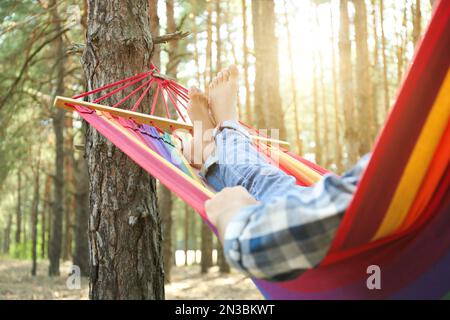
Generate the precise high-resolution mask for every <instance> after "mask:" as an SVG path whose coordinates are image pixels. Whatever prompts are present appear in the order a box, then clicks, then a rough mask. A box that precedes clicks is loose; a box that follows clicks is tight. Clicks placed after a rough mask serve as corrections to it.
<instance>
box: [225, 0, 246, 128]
mask: <svg viewBox="0 0 450 320" xmlns="http://www.w3.org/2000/svg"><path fill="white" fill-rule="evenodd" d="M225 22H226V24H225V26H226V31H227V42H228V44H229V45H230V46H231V55H232V57H233V63H234V64H238V58H237V54H236V46H235V44H234V41H233V39H232V38H231V30H230V23H231V21H230V3H229V2H227V6H226V8H225ZM220 68H222V67H221V66H220ZM237 109H238V115H239V119H245V115H244V113H245V110H244V109H243V108H242V105H241V98H240V91H239V90H238V98H237Z"/></svg>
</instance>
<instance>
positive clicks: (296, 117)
mask: <svg viewBox="0 0 450 320" xmlns="http://www.w3.org/2000/svg"><path fill="white" fill-rule="evenodd" d="M283 5H284V29H285V31H286V37H287V43H288V57H289V64H290V65H291V71H290V73H289V79H290V82H291V93H292V105H293V106H294V124H295V145H296V146H297V152H298V154H300V155H301V154H303V147H302V140H301V129H300V119H299V106H298V102H297V88H296V85H295V83H296V82H295V74H294V72H295V71H294V70H295V67H294V64H295V62H294V58H293V54H292V39H291V28H290V26H289V16H288V8H287V2H286V0H284V2H283Z"/></svg>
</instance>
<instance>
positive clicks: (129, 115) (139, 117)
mask: <svg viewBox="0 0 450 320" xmlns="http://www.w3.org/2000/svg"><path fill="white" fill-rule="evenodd" d="M53 105H54V106H56V107H58V108H62V109H65V110H67V111H75V109H74V108H73V107H72V106H73V105H77V106H82V107H86V108H89V109H92V110H98V111H103V112H108V113H110V114H112V115H115V116H118V117H122V118H125V119H133V120H135V121H136V122H137V123H141V124H149V125H156V126H158V127H159V128H161V129H162V130H164V131H168V132H170V131H173V130H177V129H184V130H187V131H191V130H192V129H193V127H192V125H190V124H186V123H183V122H180V121H175V120H171V119H167V118H161V117H157V116H151V115H148V114H144V113H140V112H135V111H130V110H124V109H119V108H112V107H108V106H104V105H101V104H98V103H92V102H87V101H82V100H77V99H72V98H67V97H61V96H57V97H56V98H55V101H54V103H53ZM251 138H252V139H254V140H259V141H262V142H264V143H267V144H270V145H280V146H283V147H289V142H287V141H282V140H277V139H270V138H265V137H260V136H254V135H251Z"/></svg>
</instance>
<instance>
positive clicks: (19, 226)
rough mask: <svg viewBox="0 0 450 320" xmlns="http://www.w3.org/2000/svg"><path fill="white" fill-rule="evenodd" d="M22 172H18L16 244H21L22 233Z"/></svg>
mask: <svg viewBox="0 0 450 320" xmlns="http://www.w3.org/2000/svg"><path fill="white" fill-rule="evenodd" d="M21 179H22V178H21V172H20V169H18V170H17V209H16V234H15V240H16V244H19V243H20V233H21V231H22V198H21V189H22V181H21Z"/></svg>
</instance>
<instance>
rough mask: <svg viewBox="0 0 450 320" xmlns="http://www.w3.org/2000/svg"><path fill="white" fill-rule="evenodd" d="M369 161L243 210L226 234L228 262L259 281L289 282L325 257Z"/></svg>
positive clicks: (365, 158) (362, 161) (233, 220)
mask: <svg viewBox="0 0 450 320" xmlns="http://www.w3.org/2000/svg"><path fill="white" fill-rule="evenodd" d="M368 158H369V156H365V157H363V158H362V159H361V160H360V161H359V162H358V164H357V165H356V166H355V167H354V168H352V169H351V170H350V171H348V172H347V173H346V174H344V175H343V176H341V177H338V176H335V175H332V174H327V175H325V176H324V177H323V179H321V180H320V181H319V182H318V183H316V184H315V185H313V186H311V187H307V188H298V189H295V190H292V191H291V192H289V193H288V194H285V195H283V196H280V197H276V198H273V199H272V200H271V201H270V202H269V203H261V204H257V205H252V206H248V207H245V208H243V209H242V210H241V211H239V212H238V213H237V214H236V215H235V217H233V219H232V221H231V222H230V223H229V225H228V226H227V228H226V231H225V235H224V251H225V255H226V258H227V260H228V262H229V263H230V264H231V265H232V266H234V267H235V268H237V269H239V270H241V271H243V272H245V273H247V274H249V275H250V276H252V277H255V278H261V279H266V280H273V281H283V280H289V279H292V278H294V277H296V276H298V275H299V274H300V273H301V272H304V271H305V270H307V269H310V268H313V267H315V266H317V265H318V264H319V263H320V262H321V260H322V259H323V258H324V257H325V255H326V253H327V251H328V248H329V246H330V245H331V242H332V240H333V238H334V235H335V233H336V230H337V228H338V226H339V223H340V221H341V218H342V215H343V214H344V212H345V210H346V209H347V207H348V205H349V203H350V201H351V199H352V197H353V194H354V192H355V190H356V185H357V183H358V181H359V178H360V176H361V174H362V172H363V170H364V168H365V166H366V163H367V160H368Z"/></svg>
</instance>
